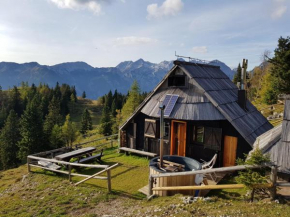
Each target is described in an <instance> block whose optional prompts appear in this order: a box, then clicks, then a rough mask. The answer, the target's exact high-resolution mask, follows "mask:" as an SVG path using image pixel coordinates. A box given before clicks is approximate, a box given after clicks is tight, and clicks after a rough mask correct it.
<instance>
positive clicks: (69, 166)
mask: <svg viewBox="0 0 290 217" xmlns="http://www.w3.org/2000/svg"><path fill="white" fill-rule="evenodd" d="M68 179H69V181H70V182H71V165H70V164H69V165H68Z"/></svg>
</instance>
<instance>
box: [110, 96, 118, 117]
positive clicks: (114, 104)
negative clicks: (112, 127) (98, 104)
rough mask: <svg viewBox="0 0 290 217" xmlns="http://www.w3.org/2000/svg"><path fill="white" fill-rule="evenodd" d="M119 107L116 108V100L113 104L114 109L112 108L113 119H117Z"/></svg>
mask: <svg viewBox="0 0 290 217" xmlns="http://www.w3.org/2000/svg"><path fill="white" fill-rule="evenodd" d="M116 110H117V107H116V101H115V99H114V100H113V103H112V107H111V113H112V116H113V117H116V115H117V111H116Z"/></svg>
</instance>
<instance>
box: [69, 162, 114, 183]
mask: <svg viewBox="0 0 290 217" xmlns="http://www.w3.org/2000/svg"><path fill="white" fill-rule="evenodd" d="M118 165H119V163H116V164H114V165H113V166H110V167H108V168H106V169H104V170H102V171H100V172H97V173H95V174H94V175H91V176H89V177H88V178H85V179H83V180H82V181H79V182H77V183H75V186H77V185H79V184H81V183H83V182H85V181H87V180H89V179H92V178H94V177H95V176H97V175H100V174H102V173H104V172H106V171H107V170H110V169H113V168H115V167H117V166H118Z"/></svg>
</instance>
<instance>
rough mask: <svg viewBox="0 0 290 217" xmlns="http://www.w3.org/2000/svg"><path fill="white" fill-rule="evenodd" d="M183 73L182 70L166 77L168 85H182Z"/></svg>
mask: <svg viewBox="0 0 290 217" xmlns="http://www.w3.org/2000/svg"><path fill="white" fill-rule="evenodd" d="M185 78H186V76H185V74H184V73H183V72H177V71H176V72H175V73H172V75H170V76H169V77H168V87H184V86H185Z"/></svg>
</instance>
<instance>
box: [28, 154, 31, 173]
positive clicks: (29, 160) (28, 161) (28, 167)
mask: <svg viewBox="0 0 290 217" xmlns="http://www.w3.org/2000/svg"><path fill="white" fill-rule="evenodd" d="M29 164H30V158H29V157H28V156H27V171H28V172H29V173H30V172H31V170H30V165H29Z"/></svg>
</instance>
